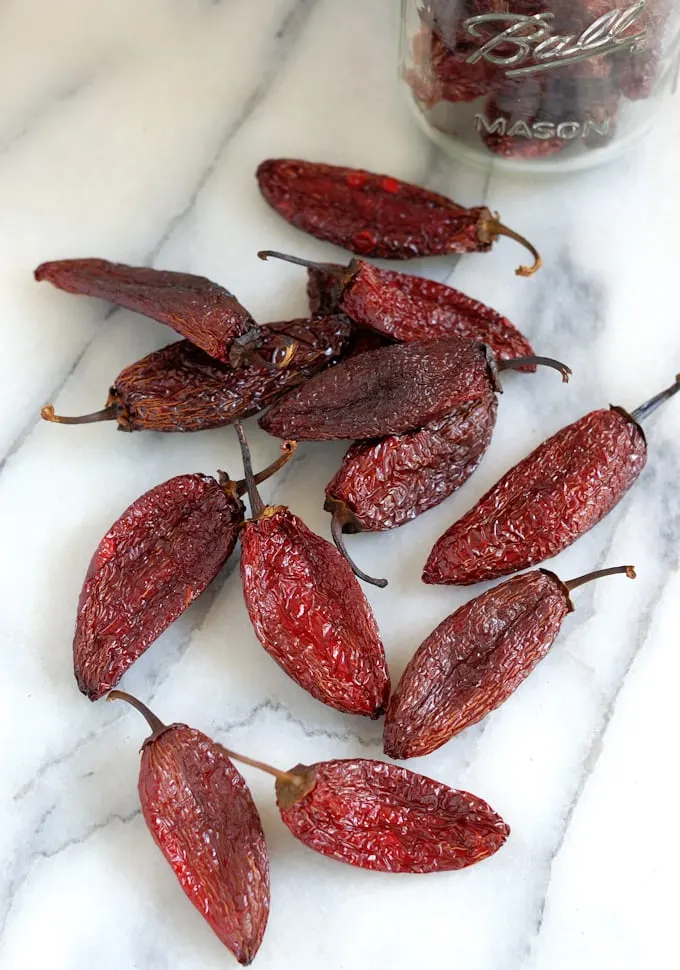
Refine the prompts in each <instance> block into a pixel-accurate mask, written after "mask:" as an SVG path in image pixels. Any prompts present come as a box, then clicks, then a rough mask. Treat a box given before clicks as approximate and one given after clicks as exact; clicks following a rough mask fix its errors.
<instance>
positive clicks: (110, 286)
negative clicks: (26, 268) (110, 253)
mask: <svg viewBox="0 0 680 970" xmlns="http://www.w3.org/2000/svg"><path fill="white" fill-rule="evenodd" d="M35 278H36V280H38V281H40V280H48V282H50V283H52V285H53V286H56V287H58V288H59V289H60V290H66V292H67V293H80V294H83V295H85V296H94V297H98V298H99V299H101V300H108V301H109V303H114V304H115V305H116V306H121V307H125V308H126V309H127V310H134V311H135V312H136V313H143V314H144V315H145V316H147V317H151V319H152V320H158V321H159V322H160V323H165V324H167V326H169V327H172V329H173V330H176V331H177V332H178V333H180V334H181V335H182V336H183V337H186V339H187V340H190V341H191V342H192V343H193V344H195V346H196V347H200V348H201V350H204V351H205V352H206V353H207V354H209V355H210V356H211V357H214V358H215V360H220V361H222V362H223V363H226V362H228V360H229V350H230V348H231V344H232V341H233V340H234V339H235V338H236V337H240V336H241V335H242V334H244V333H246V332H247V331H249V330H251V329H252V328H253V327H255V326H256V324H255V321H254V320H253V318H252V317H251V315H250V314H249V313H248V311H247V310H246V309H245V307H243V306H241V304H240V303H239V302H238V300H237V299H236V297H235V296H234V295H233V293H230V292H229V290H225V289H224V287H223V286H218V285H217V283H213V282H211V281H210V280H208V279H206V278H205V277H204V276H193V275H192V274H190V273H175V272H168V271H166V270H157V269H151V268H149V267H148V266H127V265H125V264H124V263H111V262H109V261H108V260H106V259H58V260H54V261H52V262H49V263H42V264H41V265H40V266H38V268H37V269H36V271H35Z"/></svg>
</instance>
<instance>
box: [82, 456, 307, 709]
mask: <svg viewBox="0 0 680 970" xmlns="http://www.w3.org/2000/svg"><path fill="white" fill-rule="evenodd" d="M294 450H295V448H294V445H293V443H292V442H287V443H286V445H284V447H283V449H282V452H283V453H282V455H281V457H280V458H278V459H277V460H276V461H275V462H273V463H272V464H271V465H270V466H269V468H267V469H265V470H264V471H263V472H260V474H259V475H258V476H257V481H265V479H267V478H269V477H270V476H271V475H273V474H274V473H275V472H277V471H278V470H279V469H280V468H281V467H283V465H284V464H285V463H286V462H287V461H288V460H289V459H290V458H291V456H292V455H293V452H294ZM245 491H246V487H245V483H244V482H232V481H230V480H229V478H228V477H227V475H225V474H224V472H220V473H219V477H218V479H217V480H216V479H214V478H211V477H210V476H209V475H177V476H176V477H175V478H171V479H170V480H169V481H167V482H163V484H162V485H157V486H156V487H155V488H152V489H151V490H150V491H148V492H145V493H144V495H142V496H140V498H138V499H137V500H136V501H134V502H133V503H132V505H131V506H130V507H129V508H128V509H126V511H125V512H124V513H123V514H122V515H121V516H120V518H119V519H117V520H116V521H115V522H114V523H113V525H112V526H111V528H110V529H109V531H108V532H107V533H106V535H105V536H104V538H103V539H102V541H101V542H100V543H99V545H98V546H97V549H96V551H95V553H94V556H93V557H92V561H91V562H90V565H89V568H88V570H87V575H86V577H85V582H84V584H83V588H82V590H81V593H80V598H79V601H78V614H77V620H76V631H75V637H74V640H73V666H74V672H75V676H76V680H77V682H78V687H79V688H80V690H81V691H82V692H83V694H86V695H87V696H88V697H89V698H90V700H92V701H94V700H97V699H98V698H100V697H103V696H104V694H105V693H106V692H107V691H108V690H110V689H111V688H112V687H115V685H116V684H117V683H118V682H119V680H120V679H121V677H122V676H123V674H124V673H125V671H126V670H127V669H128V668H129V667H130V666H131V665H132V664H133V663H134V662H135V660H137V659H138V658H139V657H140V656H141V655H142V654H143V653H144V652H145V651H146V650H147V649H148V648H149V647H150V646H151V644H152V643H153V642H154V641H155V640H157V639H158V637H159V636H160V635H161V633H163V632H164V631H165V630H167V628H168V627H169V626H170V625H171V624H172V623H174V621H175V620H176V619H177V618H178V617H179V616H181V614H182V613H184V611H185V610H186V609H188V607H189V606H190V605H191V604H192V603H193V602H194V600H195V599H197V598H198V597H199V596H200V595H201V593H202V592H203V591H204V590H205V589H206V588H207V586H208V585H209V584H210V583H211V582H212V581H213V580H214V579H215V577H216V576H217V575H218V573H219V572H220V570H221V569H222V567H223V566H224V564H225V563H226V561H227V559H228V558H229V557H230V556H231V554H232V552H233V551H234V547H235V546H236V540H237V538H238V532H239V529H240V528H241V526H242V525H243V519H244V514H245V509H244V507H243V504H242V502H241V500H240V498H239V496H241V495H243V494H244V493H245Z"/></svg>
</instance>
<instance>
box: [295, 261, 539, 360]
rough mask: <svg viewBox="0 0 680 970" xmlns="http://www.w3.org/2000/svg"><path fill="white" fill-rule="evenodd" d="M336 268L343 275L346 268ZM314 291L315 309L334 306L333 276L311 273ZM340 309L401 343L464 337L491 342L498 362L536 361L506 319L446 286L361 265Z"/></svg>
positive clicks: (343, 291) (528, 347)
mask: <svg viewBox="0 0 680 970" xmlns="http://www.w3.org/2000/svg"><path fill="white" fill-rule="evenodd" d="M331 266H332V268H333V270H334V271H335V272H337V273H338V275H341V274H342V273H343V272H344V268H343V267H342V266H339V265H337V266H334V265H333V264H331ZM308 272H309V290H308V291H309V293H310V298H311V300H313V302H314V305H318V306H319V307H321V306H326V307H327V306H332V296H333V286H335V290H336V291H337V289H338V286H337V278H334V276H333V274H332V272H324V270H322V269H311V270H309V271H308ZM339 307H340V309H342V310H343V312H344V313H346V314H347V315H348V316H349V317H350V318H351V319H352V320H353V321H354V322H355V323H356V324H357V325H359V326H361V327H367V328H370V329H371V330H376V331H377V332H378V333H382V334H384V335H385V336H386V337H390V338H391V339H392V340H396V341H399V342H400V343H409V342H411V341H414V340H433V339H435V338H442V337H452V336H456V337H465V338H467V339H468V340H472V341H473V342H475V343H483V344H486V345H487V346H488V347H490V348H491V350H492V351H493V353H494V356H495V357H497V358H498V359H499V360H504V359H508V360H509V359H511V358H513V357H531V356H533V353H534V350H533V348H532V346H531V344H530V343H529V341H528V340H527V339H526V337H524V336H523V335H522V334H521V333H520V332H519V330H518V329H517V328H516V327H515V326H514V324H512V323H511V322H510V321H509V320H508V319H507V317H504V316H502V315H501V314H500V313H498V312H497V311H496V310H492V309H491V307H488V306H486V305H485V304H484V303H481V302H480V301H479V300H473V299H472V297H469V296H466V295H465V293H461V292H460V290H455V289H454V288H453V287H451V286H446V285H445V284H444V283H437V282H436V281H435V280H429V279H424V278H423V277H420V276H413V275H411V274H409V273H399V272H397V271H396V270H391V269H380V268H379V267H377V266H373V265H372V264H371V263H366V262H363V261H359V260H357V261H356V267H355V269H354V272H353V274H352V275H351V276H350V278H349V281H348V283H347V284H346V286H344V287H343V289H342V292H341V294H340V301H339Z"/></svg>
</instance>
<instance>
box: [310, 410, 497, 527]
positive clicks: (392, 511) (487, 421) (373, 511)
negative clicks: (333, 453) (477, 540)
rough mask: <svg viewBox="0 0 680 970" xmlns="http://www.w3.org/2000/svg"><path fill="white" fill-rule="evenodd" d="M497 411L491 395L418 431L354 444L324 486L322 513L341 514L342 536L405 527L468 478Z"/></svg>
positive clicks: (474, 466)
mask: <svg viewBox="0 0 680 970" xmlns="http://www.w3.org/2000/svg"><path fill="white" fill-rule="evenodd" d="M496 410H497V403H496V397H495V395H493V394H492V395H490V397H488V398H486V399H484V400H481V401H478V402H477V403H473V404H466V405H463V406H462V407H460V408H457V409H456V410H455V411H454V412H453V413H452V414H450V415H449V416H448V417H446V418H443V419H442V420H441V421H434V422H432V423H431V424H428V425H425V427H424V428H421V429H419V430H418V431H411V432H408V433H406V434H403V435H390V436H388V437H386V438H380V439H378V440H377V441H365V442H357V443H356V444H354V445H352V447H351V448H350V449H349V451H348V452H347V454H346V455H345V457H344V459H343V462H342V465H341V467H340V469H339V471H338V472H337V474H336V475H335V477H334V478H333V479H332V480H331V481H330V482H329V484H328V485H327V486H326V509H327V510H328V511H329V512H336V511H338V510H340V514H341V518H342V519H343V521H344V522H345V525H344V527H343V531H344V532H379V531H382V530H385V529H394V528H396V527H397V526H400V525H404V524H405V523H406V522H409V521H410V520H411V519H414V518H415V517H416V516H417V515H420V514H421V513H422V512H426V511H427V510H428V509H431V508H433V507H434V506H435V505H438V504H439V503H440V502H443V501H444V499H445V498H447V497H448V496H449V495H451V494H452V493H453V492H454V491H455V490H456V489H457V488H460V486H461V485H462V484H463V483H464V482H466V481H467V479H468V478H469V477H470V475H472V473H473V472H474V470H475V469H476V468H477V466H478V465H479V462H480V461H481V460H482V457H483V455H484V453H485V451H486V449H487V448H488V446H489V442H490V441H491V435H492V432H493V429H494V425H495V423H496Z"/></svg>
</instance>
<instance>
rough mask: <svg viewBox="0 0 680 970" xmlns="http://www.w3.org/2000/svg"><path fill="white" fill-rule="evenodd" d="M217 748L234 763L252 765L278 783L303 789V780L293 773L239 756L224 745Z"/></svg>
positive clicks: (242, 755)
mask: <svg viewBox="0 0 680 970" xmlns="http://www.w3.org/2000/svg"><path fill="white" fill-rule="evenodd" d="M217 747H218V748H219V749H220V751H222V752H223V754H226V756H227V757H228V758H232V759H233V760H234V761H240V762H241V763H242V764H244V765H250V767H251V768H257V769H258V770H259V771H266V773H267V774H268V775H273V776H274V777H275V778H276V780H277V781H285V782H287V783H288V784H289V785H295V786H297V787H300V788H301V787H302V780H303V779H302V778H301V777H300V776H299V775H296V774H294V773H293V772H290V771H279V769H278V768H272V766H271V765H268V764H266V762H264V761H256V760H255V759H254V758H247V757H246V756H245V755H244V754H237V753H236V751H231V750H230V749H229V748H225V747H224V745H223V744H218V745H217Z"/></svg>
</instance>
